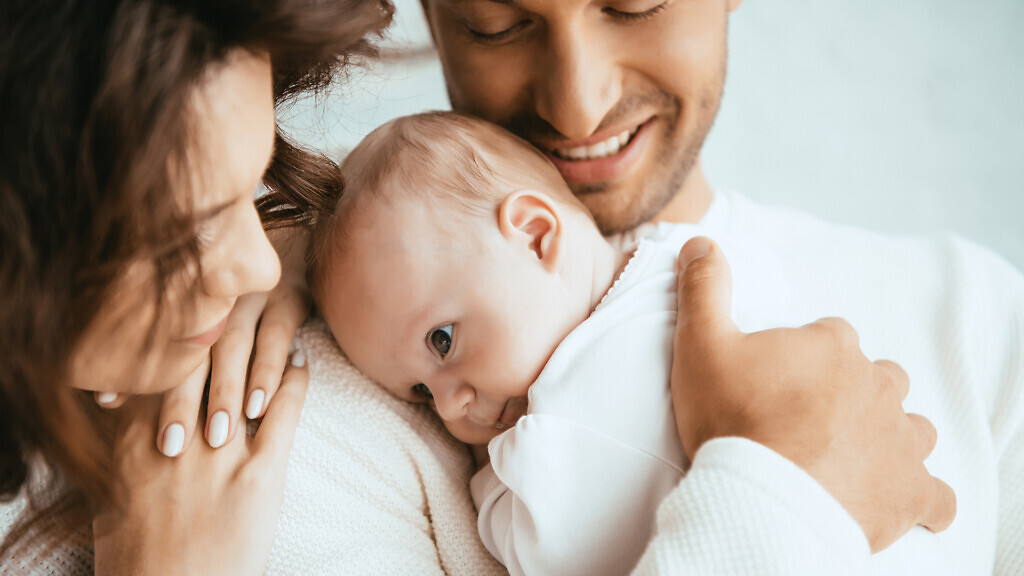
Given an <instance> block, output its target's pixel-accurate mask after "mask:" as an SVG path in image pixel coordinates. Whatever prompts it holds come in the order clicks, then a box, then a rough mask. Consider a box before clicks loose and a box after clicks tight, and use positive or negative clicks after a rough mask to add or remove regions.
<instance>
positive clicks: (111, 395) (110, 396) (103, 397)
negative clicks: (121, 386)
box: [96, 392, 117, 404]
mask: <svg viewBox="0 0 1024 576" xmlns="http://www.w3.org/2000/svg"><path fill="white" fill-rule="evenodd" d="M115 400H117V392H97V393H96V401H97V402H99V403H100V404H112V403H113V402H114V401H115Z"/></svg>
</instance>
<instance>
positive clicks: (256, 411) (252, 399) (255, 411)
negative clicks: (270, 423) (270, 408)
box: [245, 390, 266, 420]
mask: <svg viewBox="0 0 1024 576" xmlns="http://www.w3.org/2000/svg"><path fill="white" fill-rule="evenodd" d="M264 398H266V394H264V393H263V390H253V391H252V394H249V402H248V403H247V404H246V405H245V416H246V417H247V418H249V419H250V420H252V419H254V418H256V417H257V416H259V415H260V411H262V410H263V399H264Z"/></svg>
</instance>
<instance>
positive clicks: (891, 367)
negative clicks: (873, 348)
mask: <svg viewBox="0 0 1024 576" xmlns="http://www.w3.org/2000/svg"><path fill="white" fill-rule="evenodd" d="M875 366H878V367H879V368H881V369H882V371H883V372H884V373H885V375H886V378H887V382H888V384H889V385H890V386H892V387H893V388H894V389H895V390H896V393H897V394H899V397H900V402H902V401H904V400H906V399H907V394H909V393H910V376H908V375H907V371H906V370H904V369H903V367H902V366H900V365H899V364H897V363H895V362H893V361H892V360H875Z"/></svg>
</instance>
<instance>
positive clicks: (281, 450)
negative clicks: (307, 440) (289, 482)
mask: <svg viewBox="0 0 1024 576" xmlns="http://www.w3.org/2000/svg"><path fill="white" fill-rule="evenodd" d="M308 385H309V369H308V367H307V366H306V356H305V353H304V352H303V351H302V349H299V350H296V351H295V353H294V354H292V357H291V362H290V363H289V366H288V367H287V368H286V369H285V371H284V376H283V377H282V378H281V386H280V388H278V390H277V394H276V395H275V396H274V401H273V402H272V403H271V404H270V406H268V407H267V415H266V416H265V417H264V418H263V422H262V423H261V424H260V429H259V430H258V431H257V432H256V438H255V439H254V442H253V452H254V454H255V455H256V456H260V455H261V454H265V456H260V457H264V458H270V459H271V460H272V461H277V462H287V461H288V453H289V452H290V451H291V449H292V439H293V438H294V437H295V429H296V427H298V425H299V416H301V415H302V404H303V402H305V400H306V389H307V387H308Z"/></svg>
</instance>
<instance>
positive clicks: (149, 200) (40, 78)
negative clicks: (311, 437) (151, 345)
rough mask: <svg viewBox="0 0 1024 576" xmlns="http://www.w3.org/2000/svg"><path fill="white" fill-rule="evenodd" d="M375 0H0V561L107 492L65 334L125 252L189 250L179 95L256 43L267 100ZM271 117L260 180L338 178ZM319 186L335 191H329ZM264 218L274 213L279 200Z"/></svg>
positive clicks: (383, 21) (104, 290) (327, 65)
mask: <svg viewBox="0 0 1024 576" xmlns="http://www.w3.org/2000/svg"><path fill="white" fill-rule="evenodd" d="M392 10H393V8H392V6H391V4H390V1H389V0H196V1H186V0H183V1H179V2H174V1H170V0H124V1H114V0H4V2H3V6H2V7H0V126H2V128H0V141H2V143H3V147H2V149H0V246H2V251H3V252H2V261H0V326H2V329H0V351H2V352H0V501H9V500H11V499H12V498H15V497H16V496H17V495H18V494H21V493H22V490H23V488H27V490H25V493H26V494H27V496H28V514H23V515H22V517H21V519H20V520H19V521H18V523H17V524H16V525H15V527H14V529H12V530H11V531H10V532H9V533H8V534H7V536H6V537H5V538H4V541H3V543H2V544H0V559H4V558H10V557H12V555H13V556H17V555H18V554H21V553H23V552H25V550H26V548H25V544H26V542H27V541H29V540H31V541H32V546H31V548H32V549H34V550H36V551H38V550H39V549H40V543H41V542H43V543H46V544H48V545H54V544H56V543H59V542H60V541H61V540H62V539H64V538H67V537H68V536H70V535H71V534H73V533H74V532H75V531H76V530H78V529H79V528H81V527H82V526H83V524H85V523H87V522H88V521H89V520H90V518H91V515H92V513H93V512H94V511H95V510H96V509H97V507H98V506H101V505H106V504H110V503H112V502H116V499H115V498H114V494H113V492H112V481H113V480H112V469H113V466H112V458H111V456H112V454H111V438H112V433H111V430H110V425H109V423H108V422H107V420H106V419H105V418H104V417H103V415H102V414H101V413H100V411H99V410H98V408H97V407H96V405H95V402H93V401H92V396H91V394H88V393H85V392H82V391H78V390H74V389H72V388H71V387H69V386H68V385H67V384H68V378H69V363H70V359H71V357H72V354H73V352H74V350H75V347H76V345H77V344H78V343H79V342H80V340H81V338H82V335H83V334H84V333H85V331H86V329H87V328H88V327H89V326H90V325H91V323H92V322H93V321H94V320H95V318H96V317H97V314H98V313H99V311H100V310H101V308H102V307H103V306H104V304H105V303H107V302H108V300H110V299H111V298H112V290H113V287H114V286H115V282H116V281H117V280H118V278H120V277H121V275H122V274H123V273H124V271H125V270H126V268H127V266H128V264H129V263H130V262H132V261H134V260H136V259H138V258H140V257H142V258H147V259H149V260H150V261H152V262H153V263H154V264H155V269H156V271H157V272H156V280H157V282H156V291H157V293H156V294H154V295H153V297H154V298H155V299H156V301H157V302H158V303H159V302H160V301H162V299H163V286H164V281H165V280H166V279H167V278H169V277H171V276H172V275H174V274H175V273H177V272H178V271H179V270H181V269H182V267H183V266H185V265H187V264H188V263H189V262H192V261H194V259H195V258H196V257H197V254H198V249H197V247H196V245H195V235H194V231H195V228H194V224H195V223H194V220H193V215H192V214H190V213H188V211H187V210H182V208H181V202H180V197H179V196H180V195H178V196H176V195H175V194H173V193H172V185H171V182H172V180H173V179H174V175H173V174H172V170H173V169H172V168H169V164H173V163H172V162H169V160H170V159H181V158H186V157H187V154H186V153H185V152H186V148H187V147H188V146H189V145H190V131H189V123H188V122H187V121H183V119H187V118H188V117H189V111H190V108H189V106H190V96H191V95H192V94H193V91H194V89H195V88H196V86H197V85H198V84H199V83H200V81H201V80H202V79H203V75H204V73H205V72H206V71H208V70H209V69H210V68H211V67H212V66H216V65H218V64H220V63H223V62H224V61H225V60H226V59H227V57H228V56H229V55H230V54H231V53H232V52H234V51H236V50H238V49H242V50H249V51H253V52H265V53H269V55H270V60H271V66H272V70H273V83H274V96H275V103H277V104H280V103H281V102H282V101H284V100H286V99H288V98H289V97H291V96H294V95H296V94H299V93H302V92H305V91H308V90H314V89H321V88H326V87H327V86H328V84H329V83H330V82H331V81H332V79H333V78H334V77H335V75H336V73H337V72H339V71H340V70H341V69H342V68H343V67H344V66H345V65H346V64H348V63H349V61H350V60H351V59H352V58H354V57H360V56H363V55H367V54H370V53H372V50H373V48H372V44H371V41H372V40H373V39H374V37H375V36H379V35H380V34H381V33H382V31H383V30H384V28H385V27H386V26H387V24H388V23H389V22H390V19H391V14H392ZM338 179H339V176H338V173H337V167H336V166H335V165H334V164H333V163H332V162H330V161H329V160H327V159H326V158H323V157H320V156H317V155H315V154H310V153H308V152H305V151H303V150H301V149H300V148H298V147H296V146H293V145H292V144H290V143H289V142H288V141H287V139H285V137H284V136H283V135H282V134H281V133H280V132H278V134H277V143H276V149H275V156H274V159H273V160H272V162H271V166H270V168H269V170H268V173H267V174H266V176H265V183H266V184H267V185H268V187H270V188H271V189H272V190H275V191H278V189H279V188H280V187H282V186H287V185H290V184H293V183H294V184H296V185H312V184H315V185H318V186H325V187H338V186H340V184H339V183H338ZM335 193H336V192H335ZM279 216H282V215H279Z"/></svg>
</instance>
